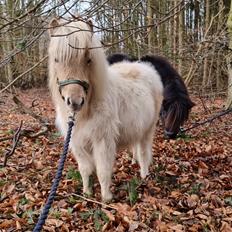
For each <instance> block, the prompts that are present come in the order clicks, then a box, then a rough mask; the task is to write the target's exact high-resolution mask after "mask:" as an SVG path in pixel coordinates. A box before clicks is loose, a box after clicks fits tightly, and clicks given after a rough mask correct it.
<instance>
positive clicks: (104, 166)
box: [93, 139, 115, 202]
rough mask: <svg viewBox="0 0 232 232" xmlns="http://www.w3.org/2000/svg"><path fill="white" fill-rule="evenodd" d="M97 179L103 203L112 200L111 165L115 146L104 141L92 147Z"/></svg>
mask: <svg viewBox="0 0 232 232" xmlns="http://www.w3.org/2000/svg"><path fill="white" fill-rule="evenodd" d="M93 155H94V161H95V165H96V171H97V177H98V180H99V183H100V186H101V196H102V200H103V201H104V202H108V201H110V200H111V199H112V193H111V191H110V184H111V177H112V171H113V164H114V159H115V144H114V142H113V143H106V141H105V140H104V139H102V140H101V141H100V142H96V143H95V144H94V147H93Z"/></svg>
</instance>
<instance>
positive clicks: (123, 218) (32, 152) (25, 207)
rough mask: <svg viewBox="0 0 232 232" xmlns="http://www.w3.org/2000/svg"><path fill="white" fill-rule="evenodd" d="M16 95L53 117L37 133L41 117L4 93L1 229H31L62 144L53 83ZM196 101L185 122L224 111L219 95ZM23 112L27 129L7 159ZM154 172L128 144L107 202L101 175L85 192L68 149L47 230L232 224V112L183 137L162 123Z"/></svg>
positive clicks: (226, 227) (225, 228)
mask: <svg viewBox="0 0 232 232" xmlns="http://www.w3.org/2000/svg"><path fill="white" fill-rule="evenodd" d="M17 98H18V99H19V100H20V101H22V102H23V104H25V105H26V106H27V107H28V108H30V110H32V111H33V112H35V113H36V115H40V116H41V117H42V118H44V119H46V120H48V122H49V123H50V124H51V125H50V126H49V131H48V132H47V133H46V134H44V135H40V136H35V137H34V138H30V137H29V135H31V134H32V133H34V132H35V133H36V132H38V131H39V130H40V129H41V123H40V122H39V121H38V120H37V119H35V118H33V117H31V116H30V115H28V114H22V113H20V112H22V109H20V108H21V107H20V108H18V107H17V105H16V104H15V103H14V102H13V101H12V95H10V94H7V93H4V94H1V95H0V106H1V107H0V231H1V232H5V231H7V232H10V231H32V229H33V227H34V225H35V223H36V222H37V219H38V216H39V214H40V211H41V208H42V206H43V204H44V202H45V200H46V197H47V196H48V193H49V190H50V187H51V183H52V180H53V178H54V175H55V172H56V168H57V163H58V160H59V156H60V153H61V151H62V146H63V139H62V138H61V136H60V134H59V133H58V132H57V130H56V128H55V126H54V116H55V112H54V108H53V105H52V102H51V99H50V96H49V93H48V90H46V89H32V90H28V91H19V90H17ZM193 101H194V102H195V103H197V106H195V107H194V108H193V110H192V113H191V115H190V119H189V120H188V122H187V123H186V125H184V126H185V127H189V126H191V125H192V124H193V123H194V122H197V121H198V122H199V121H203V120H205V119H207V118H210V117H211V116H212V115H215V114H217V113H218V112H220V111H221V110H222V109H223V104H224V99H223V98H219V97H217V98H215V97H211V98H199V97H193ZM21 120H23V125H22V129H21V131H22V132H23V131H24V135H23V136H21V137H20V138H19V142H18V144H17V146H16V147H15V148H16V149H15V151H14V153H13V154H12V156H10V157H9V158H8V159H7V160H6V161H7V162H6V167H3V163H4V159H5V155H6V153H7V151H8V149H9V150H11V149H12V146H13V141H12V139H11V138H12V137H13V136H14V134H15V133H16V131H17V128H18V127H19V125H20V121H21ZM8 153H9V152H8ZM150 173H151V174H150V175H149V176H148V177H147V178H146V180H145V181H141V179H140V177H139V167H138V165H137V164H133V165H132V163H131V155H130V154H129V152H127V151H123V152H121V153H120V154H117V158H116V163H115V168H114V173H113V178H112V187H111V189H112V192H113V194H114V201H113V202H112V203H109V204H107V205H102V203H101V199H100V187H99V183H98V181H97V179H96V177H93V179H92V180H93V181H94V182H92V185H93V186H92V187H93V189H94V194H93V196H92V197H88V198H85V197H83V196H82V193H81V190H82V183H81V177H80V174H79V172H78V165H77V163H76V162H75V160H74V159H73V157H72V155H71V154H69V155H68V158H67V161H66V164H65V169H64V172H63V177H62V181H61V182H60V185H59V188H58V193H57V196H56V198H55V201H54V203H53V205H52V209H51V210H50V214H49V217H48V219H47V221H46V225H45V226H44V231H67V232H68V231H119V232H121V231H162V232H164V231H175V232H181V231H192V232H195V231H203V232H207V231H221V232H230V231H232V113H230V114H227V115H225V116H223V117H221V118H218V119H216V120H214V121H213V122H211V123H207V124H204V125H202V126H199V127H197V128H194V129H192V130H190V131H188V132H187V134H186V135H185V136H182V138H178V139H176V140H165V139H164V138H163V132H162V128H161V127H158V130H157V133H156V135H155V137H154V146H153V164H152V166H151V167H150Z"/></svg>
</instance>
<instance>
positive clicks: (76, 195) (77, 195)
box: [71, 193, 117, 210]
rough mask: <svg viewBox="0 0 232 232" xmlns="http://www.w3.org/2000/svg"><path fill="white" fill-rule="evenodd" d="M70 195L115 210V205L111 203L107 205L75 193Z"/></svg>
mask: <svg viewBox="0 0 232 232" xmlns="http://www.w3.org/2000/svg"><path fill="white" fill-rule="evenodd" d="M71 195H72V196H75V197H79V198H81V199H83V200H85V201H89V202H92V203H96V204H98V205H101V206H103V207H105V208H110V209H114V210H117V208H116V207H113V206H111V205H107V204H105V203H102V202H100V201H96V200H92V199H90V198H87V197H84V196H81V195H79V194H76V193H72V194H71Z"/></svg>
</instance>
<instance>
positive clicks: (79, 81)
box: [57, 79, 89, 94]
mask: <svg viewBox="0 0 232 232" xmlns="http://www.w3.org/2000/svg"><path fill="white" fill-rule="evenodd" d="M57 84H58V86H59V92H60V93H61V89H62V87H64V86H66V85H70V84H77V85H80V86H81V87H83V89H84V91H85V93H86V94H87V93H88V89H89V83H87V82H86V81H81V80H64V81H59V80H58V79H57Z"/></svg>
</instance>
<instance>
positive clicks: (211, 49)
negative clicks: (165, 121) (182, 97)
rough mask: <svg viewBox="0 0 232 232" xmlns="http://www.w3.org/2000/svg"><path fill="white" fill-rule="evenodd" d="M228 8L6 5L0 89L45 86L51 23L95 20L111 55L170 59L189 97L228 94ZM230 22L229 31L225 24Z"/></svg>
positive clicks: (216, 4) (1, 6) (43, 1)
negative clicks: (78, 17) (54, 19)
mask: <svg viewBox="0 0 232 232" xmlns="http://www.w3.org/2000/svg"><path fill="white" fill-rule="evenodd" d="M230 4H231V1H230V0H167V1H164V0H156V1H152V0H147V1H144V0H128V1H122V0H117V1H114V0H104V1H103V0H93V1H88V0H87V1H82V0H77V1H74V0H69V1H65V0H60V1H58V0H56V1H49V0H40V1H39V0H17V1H15V0H1V1H0V15H1V18H0V41H1V42H0V67H1V70H0V84H1V86H2V87H5V85H6V83H10V82H12V81H13V80H15V79H16V78H17V77H18V76H20V77H19V78H18V81H16V82H15V85H16V86H20V87H23V88H28V87H38V86H41V85H45V84H46V81H45V80H46V79H47V65H46V58H44V57H45V56H46V54H47V43H48V40H49V39H48V34H47V28H48V22H49V20H50V19H51V18H52V17H54V16H63V17H70V16H72V15H73V14H77V12H78V14H80V15H81V16H84V17H88V18H91V19H92V20H93V22H94V30H95V32H96V33H97V34H98V35H99V36H100V38H101V39H102V41H103V43H104V45H105V47H106V50H107V53H108V54H110V53H113V52H124V53H128V54H130V55H131V56H135V57H140V56H142V55H144V54H147V53H154V54H159V55H163V56H165V57H167V58H168V59H169V60H170V61H171V62H172V64H173V65H174V66H175V67H176V68H177V69H178V71H179V72H180V74H181V75H182V76H183V78H184V79H185V83H186V84H187V86H188V87H189V88H190V89H193V90H196V91H197V93H198V94H205V93H207V94H208V93H210V94H218V93H219V94H220V93H222V94H225V93H226V91H227V88H228V69H229V68H230V57H229V56H230V54H231V49H230V48H229V39H230V34H229V29H228V28H227V25H229V20H228V17H229V11H230ZM227 21H228V23H227Z"/></svg>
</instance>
